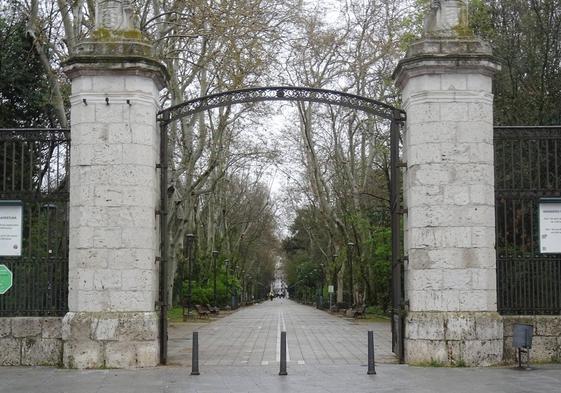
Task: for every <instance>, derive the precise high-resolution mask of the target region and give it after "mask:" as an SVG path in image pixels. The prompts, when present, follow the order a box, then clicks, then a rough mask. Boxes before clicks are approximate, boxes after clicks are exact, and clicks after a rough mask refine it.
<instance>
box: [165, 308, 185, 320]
mask: <svg viewBox="0 0 561 393" xmlns="http://www.w3.org/2000/svg"><path fill="white" fill-rule="evenodd" d="M168 321H170V322H183V307H181V306H175V307H173V308H170V309H169V310H168Z"/></svg>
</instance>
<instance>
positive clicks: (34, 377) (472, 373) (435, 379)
mask: <svg viewBox="0 0 561 393" xmlns="http://www.w3.org/2000/svg"><path fill="white" fill-rule="evenodd" d="M376 370H377V372H378V373H377V375H366V368H365V367H361V366H358V367H357V366H349V365H342V366H310V365H304V366H298V367H297V366H294V367H291V366H289V368H288V375H287V376H282V377H281V376H279V375H278V368H277V367H272V366H267V367H248V366H244V367H231V366H229V367H218V366H209V367H205V368H202V369H201V375H199V376H190V375H189V370H188V369H186V368H178V367H158V368H151V369H143V370H88V371H78V370H62V369H54V368H42V367H29V368H24V367H1V368H0V381H1V383H0V393H31V392H40V393H129V392H130V393H186V392H189V393H211V392H220V393H225V392H232V393H238V392H240V393H241V392H248V393H258V392H259V393H262V392H267V393H277V392H279V393H280V392H283V393H284V392H302V393H320V392H321V393H323V392H328V393H330V392H333V393H335V392H349V393H362V392H388V393H389V392H415V393H449V392H455V393H473V392H493V393H529V392H532V393H538V392H547V393H561V365H542V366H538V367H536V369H534V370H533V371H516V370H513V369H507V368H486V369H468V368H420V367H409V366H405V365H390V364H384V365H380V366H378V367H377V369H376Z"/></svg>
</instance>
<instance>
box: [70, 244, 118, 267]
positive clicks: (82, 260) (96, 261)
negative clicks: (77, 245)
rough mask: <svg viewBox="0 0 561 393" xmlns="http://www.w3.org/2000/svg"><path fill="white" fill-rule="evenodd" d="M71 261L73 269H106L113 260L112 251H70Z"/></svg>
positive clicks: (91, 249) (92, 249)
mask: <svg viewBox="0 0 561 393" xmlns="http://www.w3.org/2000/svg"><path fill="white" fill-rule="evenodd" d="M69 260H70V263H71V264H72V267H73V268H77V269H82V268H86V269H94V270H95V269H105V268H106V267H107V264H108V261H110V260H111V250H108V249H97V248H87V249H70V251H69Z"/></svg>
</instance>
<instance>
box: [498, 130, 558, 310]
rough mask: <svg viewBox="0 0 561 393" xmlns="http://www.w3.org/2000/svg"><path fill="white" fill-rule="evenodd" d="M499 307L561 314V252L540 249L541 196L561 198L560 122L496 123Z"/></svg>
mask: <svg viewBox="0 0 561 393" xmlns="http://www.w3.org/2000/svg"><path fill="white" fill-rule="evenodd" d="M494 139H495V140H494V144H495V197H496V232H497V233H496V240H497V306H498V310H499V312H500V313H501V314H511V315H512V314H514V315H525V314H541V315H547V314H560V313H561V254H542V253H541V252H540V248H539V243H540V241H539V217H538V214H539V212H538V208H539V201H540V198H544V197H561V179H560V178H559V175H560V174H561V156H560V154H561V127H496V128H495V136H494Z"/></svg>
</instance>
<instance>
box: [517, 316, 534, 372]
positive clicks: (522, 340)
mask: <svg viewBox="0 0 561 393" xmlns="http://www.w3.org/2000/svg"><path fill="white" fill-rule="evenodd" d="M533 335H534V326H532V325H527V324H523V323H517V324H514V326H513V327H512V345H513V346H514V348H516V349H518V351H517V352H518V369H520V370H523V369H526V370H529V369H530V349H531V348H532V336H533ZM523 353H525V354H526V366H525V367H523V366H522V364H523V362H522V354H523Z"/></svg>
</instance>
